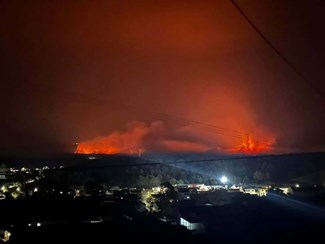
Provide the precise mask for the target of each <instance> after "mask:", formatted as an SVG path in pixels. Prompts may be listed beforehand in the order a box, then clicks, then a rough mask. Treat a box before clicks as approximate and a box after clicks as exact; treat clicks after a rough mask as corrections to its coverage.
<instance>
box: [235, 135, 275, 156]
mask: <svg viewBox="0 0 325 244" xmlns="http://www.w3.org/2000/svg"><path fill="white" fill-rule="evenodd" d="M274 143H275V140H274V139H273V138H268V139H265V138H263V139H259V138H258V137H253V136H252V135H244V136H242V144H241V145H239V146H236V147H234V148H232V149H231V150H230V151H231V152H233V153H236V152H239V153H247V154H258V153H265V152H270V151H271V150H272V149H273V145H274Z"/></svg>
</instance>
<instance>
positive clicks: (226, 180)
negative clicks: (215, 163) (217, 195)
mask: <svg viewBox="0 0 325 244" xmlns="http://www.w3.org/2000/svg"><path fill="white" fill-rule="evenodd" d="M220 181H221V183H222V184H226V183H227V182H228V178H227V177H226V176H224V175H223V176H222V177H221V178H220Z"/></svg>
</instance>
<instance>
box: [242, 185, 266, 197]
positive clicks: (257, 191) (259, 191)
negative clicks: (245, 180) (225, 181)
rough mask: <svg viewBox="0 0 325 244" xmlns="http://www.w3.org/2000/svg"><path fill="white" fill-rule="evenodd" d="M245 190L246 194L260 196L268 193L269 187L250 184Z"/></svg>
mask: <svg viewBox="0 0 325 244" xmlns="http://www.w3.org/2000/svg"><path fill="white" fill-rule="evenodd" d="M243 191H244V193H245V194H250V195H257V196H259V197H262V196H266V194H267V189H266V188H263V187H254V186H249V187H245V188H244V189H243Z"/></svg>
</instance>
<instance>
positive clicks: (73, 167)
mask: <svg viewBox="0 0 325 244" xmlns="http://www.w3.org/2000/svg"><path fill="white" fill-rule="evenodd" d="M287 155H290V154H265V155H256V156H233V157H221V158H210V159H197V160H195V159H193V160H180V161H171V162H170V161H169V162H168V161H167V162H163V163H160V162H154V161H152V160H148V159H145V160H146V162H143V163H130V164H106V165H94V164H93V162H91V163H92V165H77V166H70V167H65V168H61V169H53V171H58V170H68V171H69V170H83V169H87V168H92V169H100V168H123V167H140V166H157V165H177V164H193V163H206V162H211V163H212V162H218V161H237V160H245V159H261V158H271V157H281V156H287ZM99 160H100V159H99Z"/></svg>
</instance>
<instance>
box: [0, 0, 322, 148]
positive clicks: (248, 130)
mask: <svg viewBox="0 0 325 244" xmlns="http://www.w3.org/2000/svg"><path fill="white" fill-rule="evenodd" d="M236 2H237V4H238V5H239V6H240V7H241V9H242V10H243V12H244V13H245V14H246V15H247V16H248V17H249V18H250V19H251V20H252V22H253V23H254V24H255V25H256V26H257V27H258V28H259V29H260V30H261V32H262V33H263V34H264V35H265V36H266V37H267V38H268V40H269V41H270V42H271V43H272V44H273V45H274V46H275V47H276V48H277V49H278V50H279V51H280V53H281V54H282V55H283V56H285V57H286V58H287V59H288V60H289V61H290V62H291V63H292V64H293V65H294V66H295V67H296V68H297V69H298V70H299V71H300V72H301V73H302V74H303V75H304V76H305V78H306V79H304V80H303V79H301V78H300V77H299V76H298V75H297V74H296V73H295V72H294V71H293V70H292V69H291V68H290V67H289V66H288V65H287V64H286V63H285V62H284V61H283V60H282V59H281V58H280V57H279V56H278V55H277V54H276V53H275V52H274V51H273V50H272V49H271V48H270V47H269V46H268V45H267V44H266V43H265V41H264V40H263V39H262V38H261V37H260V36H259V35H258V34H257V33H256V31H255V30H254V29H253V28H252V27H251V26H250V25H249V23H248V22H247V21H246V20H245V19H244V17H243V16H242V15H241V14H240V13H239V12H238V10H237V9H236V8H235V7H234V5H233V4H232V3H231V1H228V0H220V1H190V0H186V1H185V0H184V1H175V0H173V1H168V0H163V1H158V0H157V1H149V0H148V1H123V0H119V1H113V0H112V1H107V0H106V1H44V0H41V1H37V0H33V1H27V0H24V1H15V0H1V1H0V81H1V82H0V99H1V103H0V104H1V105H0V109H1V110H0V111H1V119H0V137H1V139H0V153H19V152H27V153H35V152H64V151H69V150H72V149H71V148H72V147H71V145H72V143H74V142H84V141H89V140H93V138H97V137H99V136H102V138H101V139H95V140H99V144H100V143H101V141H105V140H106V142H107V141H108V142H107V143H109V142H111V143H112V144H114V146H115V147H123V148H124V149H125V150H129V149H130V150H131V149H132V150H133V149H135V150H136V149H139V148H140V147H141V148H145V150H153V151H155V150H156V151H169V150H172V151H197V152H204V151H209V150H212V151H227V152H232V151H233V150H234V148H240V146H241V144H242V142H241V140H238V138H234V137H232V136H231V133H232V132H230V130H232V131H236V133H237V132H239V133H245V134H249V135H252V137H255V138H263V139H262V140H263V141H268V142H269V143H270V145H271V147H270V148H269V149H268V151H271V152H272V153H278V152H302V151H305V152H307V151H324V150H325V129H324V125H325V111H324V106H325V97H324V94H325V82H324V80H325V61H324V60H325V45H324V43H325V28H324V23H325V15H324V14H323V13H324V12H325V1H322V0H305V1H302V0H299V1H291V0H283V1H272V0H264V1H259V0H237V1H236ZM132 106H135V107H136V108H137V109H134V107H132ZM148 111H150V112H148ZM152 111H154V112H157V111H158V112H159V113H165V114H168V116H170V118H169V119H167V120H166V116H165V117H164V116H160V115H159V114H155V113H152ZM168 116H167V117H168ZM173 116H177V117H180V118H182V119H186V120H193V121H197V122H200V123H202V125H203V124H204V125H213V126H217V127H218V128H225V129H227V130H226V132H225V133H219V132H216V131H210V130H206V129H202V128H199V126H193V125H188V124H181V123H176V122H175V121H172V120H173V119H171V118H172V117H173ZM162 117H164V118H162ZM117 131H119V132H117ZM256 140H258V139H256ZM138 144H141V145H138ZM260 144H261V143H260ZM124 149H123V150H124ZM123 150H122V151H123Z"/></svg>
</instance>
